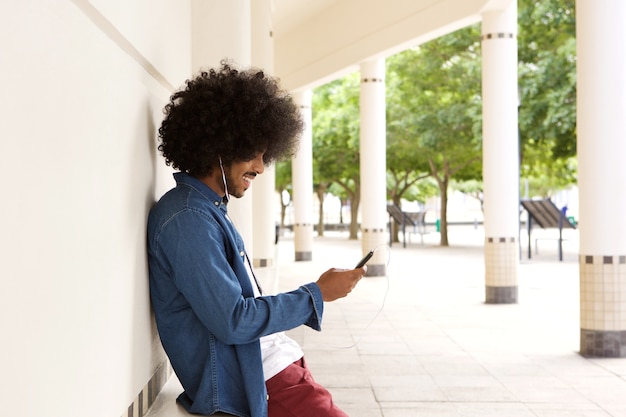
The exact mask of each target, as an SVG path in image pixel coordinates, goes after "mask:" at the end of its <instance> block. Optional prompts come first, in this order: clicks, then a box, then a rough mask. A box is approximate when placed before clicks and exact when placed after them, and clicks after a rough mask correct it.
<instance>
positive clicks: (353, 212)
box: [349, 190, 361, 240]
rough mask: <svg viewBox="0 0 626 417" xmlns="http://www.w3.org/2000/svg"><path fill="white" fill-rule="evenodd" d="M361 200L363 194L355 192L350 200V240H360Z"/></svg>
mask: <svg viewBox="0 0 626 417" xmlns="http://www.w3.org/2000/svg"><path fill="white" fill-rule="evenodd" d="M360 200H361V194H360V193H359V191H358V190H357V191H355V192H354V194H353V195H352V198H351V199H350V238H349V239H350V240H356V239H358V238H359V218H358V216H359V204H360Z"/></svg>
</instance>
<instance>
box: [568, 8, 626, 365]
mask: <svg viewBox="0 0 626 417" xmlns="http://www.w3.org/2000/svg"><path fill="white" fill-rule="evenodd" d="M624 22H626V3H625V2H624V1H623V0H600V1H599V0H577V1H576V42H577V56H578V60H577V77H578V81H577V83H578V87H577V94H578V97H577V120H578V186H579V191H580V194H579V195H580V202H579V204H580V213H579V216H580V222H579V225H580V251H579V265H580V269H579V274H580V351H581V354H583V355H588V356H599V357H626V216H625V215H624V207H626V181H625V179H626V125H624V116H626V25H624Z"/></svg>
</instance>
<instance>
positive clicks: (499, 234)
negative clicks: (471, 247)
mask: <svg viewBox="0 0 626 417" xmlns="http://www.w3.org/2000/svg"><path fill="white" fill-rule="evenodd" d="M482 17H483V21H482V59H483V70H482V71H483V73H482V77H483V89H482V93H483V184H484V216H485V223H484V224H485V301H486V302H487V303H492V304H507V303H516V302H517V301H518V291H517V289H518V282H517V273H518V271H517V270H518V266H519V242H518V236H519V145H518V142H519V139H518V133H517V132H518V129H517V101H518V97H517V1H515V0H514V1H511V2H510V4H509V5H508V7H507V8H506V9H504V10H496V11H490V12H487V13H484V14H483V16H482Z"/></svg>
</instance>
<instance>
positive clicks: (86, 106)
mask: <svg viewBox="0 0 626 417" xmlns="http://www.w3.org/2000/svg"><path fill="white" fill-rule="evenodd" d="M189 26H190V5H189V2H188V1H180V0H133V1H127V0H93V1H92V2H91V3H89V2H88V1H87V0H73V1H72V0H39V1H38V0H3V1H2V3H0V88H1V91H2V92H1V95H0V129H1V132H2V133H1V135H0V143H1V145H2V146H1V147H0V150H1V154H0V155H1V161H2V162H1V163H2V171H3V175H2V177H1V179H0V190H1V191H2V197H1V200H0V335H1V336H0V337H1V341H2V342H1V343H0V369H2V372H1V373H0V415H3V416H11V417H20V416H29V417H31V416H32V417H35V416H37V417H43V416H45V417H56V416H59V417H72V416H81V417H82V416H90V417H98V416H103V417H104V416H106V417H112V416H113V417H116V416H120V415H121V414H122V413H123V412H125V410H126V407H128V405H129V404H130V403H131V402H132V401H133V398H134V396H135V395H136V394H137V393H138V392H139V391H140V390H141V389H142V388H143V387H144V385H145V384H146V383H147V382H148V380H149V378H150V377H151V376H152V374H153V373H154V371H155V368H156V367H157V366H158V364H159V363H161V362H162V361H163V360H164V356H163V353H162V351H161V349H160V345H159V343H158V338H157V335H156V330H155V327H154V325H153V323H152V321H151V316H150V307H149V294H148V286H147V266H146V254H145V230H146V225H145V220H146V214H147V211H148V209H149V207H150V205H151V204H152V203H153V201H154V199H155V196H158V195H160V194H161V193H162V192H163V190H164V189H166V188H169V186H170V185H171V183H170V181H171V180H170V176H169V174H170V172H169V170H168V169H167V168H166V167H165V165H164V163H163V160H162V158H161V157H160V156H158V155H157V152H156V133H157V132H156V130H157V129H158V126H159V124H160V120H161V118H162V108H163V106H164V104H165V103H166V101H167V99H168V97H169V95H170V93H171V89H172V88H173V87H176V88H177V87H178V86H180V85H181V84H182V83H183V82H184V80H185V79H186V78H188V77H189V74H190V63H191V47H190V28H189Z"/></svg>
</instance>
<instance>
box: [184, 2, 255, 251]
mask: <svg viewBox="0 0 626 417" xmlns="http://www.w3.org/2000/svg"><path fill="white" fill-rule="evenodd" d="M191 7H192V9H191V12H192V13H191V18H192V56H191V62H192V69H193V70H194V71H195V72H197V71H199V70H200V69H201V68H209V67H216V66H219V64H220V61H221V60H222V59H224V58H227V59H230V60H232V61H233V62H234V63H235V64H237V66H239V67H243V68H247V67H249V66H250V65H251V49H252V44H251V38H252V34H251V6H250V0H231V1H226V2H225V1H220V0H192V3H191ZM217 40H219V41H217ZM253 187H254V185H253ZM252 207H253V206H252V193H251V192H246V194H245V195H244V197H242V198H233V199H231V200H230V202H229V203H228V214H229V216H230V218H231V219H233V223H234V224H235V226H236V227H237V230H239V233H241V236H242V238H243V240H244V243H245V245H246V250H247V251H248V253H249V256H250V257H251V258H253V257H254V254H253V253H252V251H253V243H252V236H253V230H252Z"/></svg>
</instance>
